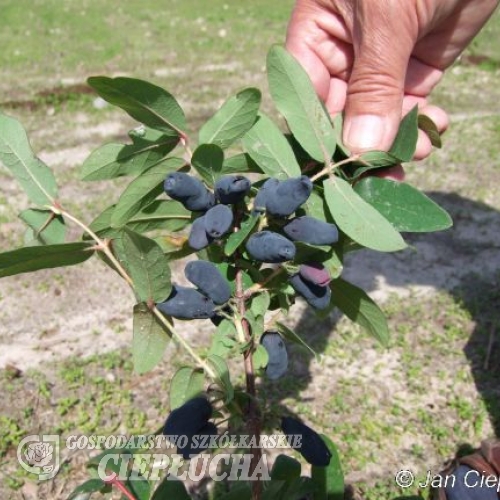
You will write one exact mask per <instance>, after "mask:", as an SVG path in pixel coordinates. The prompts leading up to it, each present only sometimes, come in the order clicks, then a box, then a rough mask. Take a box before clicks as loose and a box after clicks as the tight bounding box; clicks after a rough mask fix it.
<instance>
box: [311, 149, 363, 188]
mask: <svg viewBox="0 0 500 500" xmlns="http://www.w3.org/2000/svg"><path fill="white" fill-rule="evenodd" d="M357 160H359V155H353V156H350V157H349V158H345V159H344V160H341V161H338V162H337V163H330V164H329V165H327V166H326V167H325V168H324V169H323V170H320V171H319V172H318V173H317V174H315V175H313V176H312V177H311V181H312V182H314V181H317V180H318V179H321V177H324V176H325V175H330V174H331V173H332V172H333V171H334V170H335V169H336V168H338V167H341V166H342V165H345V164H347V163H352V162H354V161H357Z"/></svg>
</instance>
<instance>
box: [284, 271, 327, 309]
mask: <svg viewBox="0 0 500 500" xmlns="http://www.w3.org/2000/svg"><path fill="white" fill-rule="evenodd" d="M290 284H291V285H292V286H293V288H294V290H295V291H296V292H297V293H298V294H299V295H301V296H302V297H304V299H305V301H306V302H307V303H308V304H309V305H310V306H312V307H314V308H315V309H326V308H327V307H328V306H329V305H330V298H331V294H332V292H331V290H330V287H329V286H319V285H316V284H314V283H311V282H310V281H306V280H305V279H304V278H303V277H302V276H301V275H300V274H295V275H294V276H292V277H291V278H290Z"/></svg>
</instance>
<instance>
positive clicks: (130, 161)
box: [80, 128, 178, 181]
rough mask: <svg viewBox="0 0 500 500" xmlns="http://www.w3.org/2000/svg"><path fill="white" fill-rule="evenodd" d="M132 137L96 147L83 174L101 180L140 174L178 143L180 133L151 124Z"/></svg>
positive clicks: (131, 135) (83, 169)
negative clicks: (165, 131)
mask: <svg viewBox="0 0 500 500" xmlns="http://www.w3.org/2000/svg"><path fill="white" fill-rule="evenodd" d="M130 137H131V138H132V141H133V143H132V144H116V143H112V144H105V145H104V146H101V147H100V148H98V149H96V150H95V151H93V152H92V153H91V154H90V156H89V157H88V158H87V159H86V160H85V161H84V162H83V165H82V170H81V173H80V178H81V179H82V180H84V181H99V180H104V179H114V178H116V177H121V176H124V175H136V174H139V173H141V172H144V171H145V170H147V169H148V168H150V167H152V166H153V165H155V164H156V163H158V162H159V161H161V159H162V158H164V157H165V156H166V155H167V154H168V153H169V152H170V151H172V150H173V149H174V147H175V146H176V144H177V143H178V138H177V137H168V136H165V135H163V134H162V133H161V132H158V131H156V130H152V129H147V128H146V129H145V131H144V135H142V136H141V135H137V134H130Z"/></svg>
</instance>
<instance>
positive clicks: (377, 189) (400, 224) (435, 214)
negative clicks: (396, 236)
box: [354, 177, 453, 232]
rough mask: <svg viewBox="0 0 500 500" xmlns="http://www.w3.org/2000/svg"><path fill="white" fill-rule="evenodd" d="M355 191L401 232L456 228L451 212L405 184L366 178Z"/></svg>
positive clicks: (357, 185)
mask: <svg viewBox="0 0 500 500" xmlns="http://www.w3.org/2000/svg"><path fill="white" fill-rule="evenodd" d="M354 190H355V191H356V192H357V193H358V194H359V195H360V196H361V198H363V199H364V200H365V201H366V202H368V203H369V204H370V205H371V206H372V207H374V208H376V209H377V210H378V211H379V212H380V213H381V214H382V215H383V216H384V217H385V218H386V219H387V220H388V221H389V222H390V223H391V224H392V225H393V226H394V227H395V228H396V229H397V230H398V231H406V232H432V231H441V230H443V229H448V228H449V227H451V226H452V225H453V221H452V219H451V217H450V215H449V214H448V212H446V211H445V210H444V209H443V208H441V207H440V206H439V205H438V204H437V203H435V202H434V201H432V200H431V199H430V198H428V197H427V196H426V195H425V194H424V193H422V192H420V191H419V190H418V189H415V188H414V187H412V186H410V185H409V184H405V183H404V182H395V181H391V180H388V179H379V178H378V177H365V178H364V179H361V181H359V182H358V183H356V185H355V187H354Z"/></svg>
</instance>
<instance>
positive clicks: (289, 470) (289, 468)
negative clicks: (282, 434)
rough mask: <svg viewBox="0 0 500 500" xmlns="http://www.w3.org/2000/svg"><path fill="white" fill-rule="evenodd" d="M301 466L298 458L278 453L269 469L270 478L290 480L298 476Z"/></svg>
mask: <svg viewBox="0 0 500 500" xmlns="http://www.w3.org/2000/svg"><path fill="white" fill-rule="evenodd" d="M301 470H302V466H301V465H300V462H299V461H298V460H295V459H294V458H292V457H289V456H287V455H278V456H277V457H276V460H275V461H274V465H273V468H272V469H271V479H273V480H282V481H291V480H293V479H297V478H299V477H300V473H301Z"/></svg>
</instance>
